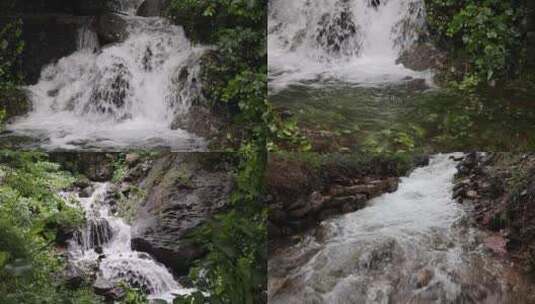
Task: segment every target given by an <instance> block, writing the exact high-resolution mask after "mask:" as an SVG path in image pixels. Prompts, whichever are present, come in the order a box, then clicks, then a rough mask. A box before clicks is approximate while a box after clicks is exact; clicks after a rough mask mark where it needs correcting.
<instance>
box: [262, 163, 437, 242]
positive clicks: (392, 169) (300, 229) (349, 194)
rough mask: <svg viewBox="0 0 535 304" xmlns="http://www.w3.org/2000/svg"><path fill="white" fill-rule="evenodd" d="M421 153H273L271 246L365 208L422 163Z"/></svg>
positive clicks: (268, 173)
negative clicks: (369, 202)
mask: <svg viewBox="0 0 535 304" xmlns="http://www.w3.org/2000/svg"><path fill="white" fill-rule="evenodd" d="M428 162H429V157H428V156H425V155H418V156H415V155H398V156H387V155H383V156H380V155H378V156H372V155H365V154H344V153H341V154H326V155H321V154H316V153H279V154H277V153H274V154H271V156H270V160H269V162H268V168H267V170H266V185H267V193H268V194H269V195H268V205H269V209H270V213H269V221H268V233H269V236H270V238H269V241H270V244H269V248H270V250H278V249H280V248H285V247H286V246H288V245H289V244H291V243H292V242H294V241H295V240H297V239H299V236H300V235H302V234H303V233H304V232H306V231H308V230H314V229H315V228H317V227H318V225H319V223H320V222H321V221H323V220H326V219H328V218H332V217H334V216H337V215H340V214H345V213H351V212H354V211H356V210H358V209H361V208H364V207H365V206H366V204H367V202H368V201H369V200H371V199H373V198H375V197H377V196H380V195H382V194H384V193H391V192H395V191H396V190H397V188H398V184H399V179H400V177H402V176H405V175H407V174H408V173H409V172H411V171H412V170H413V169H414V168H417V167H420V166H425V165H427V164H428Z"/></svg>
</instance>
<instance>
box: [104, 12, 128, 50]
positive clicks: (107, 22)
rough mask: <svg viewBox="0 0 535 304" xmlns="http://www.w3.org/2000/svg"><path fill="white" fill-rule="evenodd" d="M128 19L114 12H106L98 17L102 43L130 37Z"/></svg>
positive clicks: (119, 40)
mask: <svg viewBox="0 0 535 304" xmlns="http://www.w3.org/2000/svg"><path fill="white" fill-rule="evenodd" d="M127 26H128V24H127V22H126V20H125V19H124V18H123V17H122V16H120V15H118V14H112V13H105V14H102V15H100V16H99V17H98V22H97V34H98V39H99V42H100V44H101V45H104V44H108V43H116V42H122V41H125V40H126V38H128V32H127V30H126V29H127Z"/></svg>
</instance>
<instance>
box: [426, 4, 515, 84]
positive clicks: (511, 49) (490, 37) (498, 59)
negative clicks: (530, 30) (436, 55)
mask: <svg viewBox="0 0 535 304" xmlns="http://www.w3.org/2000/svg"><path fill="white" fill-rule="evenodd" d="M425 2H426V8H427V17H428V24H429V26H430V29H431V34H432V36H433V37H435V39H437V40H438V42H439V44H441V45H442V46H443V47H445V48H446V47H447V49H448V50H450V51H452V54H451V55H453V56H454V60H459V61H461V62H463V63H465V65H464V67H462V66H461V67H458V68H459V69H460V71H457V72H458V73H457V74H460V75H461V76H462V79H460V80H462V82H461V83H460V84H459V85H460V87H461V88H463V87H465V88H470V87H474V86H477V85H479V84H481V83H484V82H488V81H492V80H497V79H498V80H500V79H505V78H512V77H513V76H514V73H515V72H517V70H518V65H519V63H520V62H519V60H520V58H521V56H520V49H521V47H522V39H521V38H522V36H521V28H520V26H521V24H520V23H521V19H522V14H523V10H522V9H521V7H520V5H519V4H517V3H518V2H519V1H514V0H508V1H503V0H462V1H458V0H426V1H425Z"/></svg>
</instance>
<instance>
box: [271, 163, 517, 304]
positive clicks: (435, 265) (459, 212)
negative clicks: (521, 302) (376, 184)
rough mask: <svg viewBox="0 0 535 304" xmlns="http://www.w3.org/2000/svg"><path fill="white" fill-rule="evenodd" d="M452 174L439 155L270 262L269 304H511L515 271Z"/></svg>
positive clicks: (450, 168) (330, 221)
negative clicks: (496, 252) (469, 212)
mask: <svg viewBox="0 0 535 304" xmlns="http://www.w3.org/2000/svg"><path fill="white" fill-rule="evenodd" d="M455 166H456V162H455V161H453V160H451V159H449V155H437V156H435V157H433V159H432V160H431V163H430V165H429V166H428V167H424V168H419V169H416V170H415V171H414V172H413V173H412V174H411V175H410V176H409V177H406V178H403V179H402V182H401V184H400V187H399V189H398V191H396V192H394V193H389V194H384V195H382V196H380V197H378V198H376V199H373V200H371V201H370V202H369V204H368V207H366V208H364V209H362V210H359V211H357V212H354V213H351V214H347V215H345V216H341V217H338V218H334V219H332V220H328V221H325V222H323V223H322V224H321V226H320V228H319V230H318V231H317V232H316V233H315V234H314V235H309V236H307V237H306V238H305V240H304V241H302V242H301V243H300V244H298V245H296V246H294V247H292V248H289V249H285V250H284V251H283V252H282V251H281V252H280V253H279V254H278V255H276V256H274V257H271V258H270V261H269V268H268V269H269V270H268V272H269V274H270V278H269V285H268V286H269V290H268V294H269V303H273V304H278V303H281V304H282V303H284V304H297V303H318V304H320V303H332V304H345V303H362V304H372V303H373V304H379V303H411V304H417V303H493V304H498V303H513V302H508V300H510V299H511V298H514V297H511V295H509V294H508V292H509V291H510V289H508V282H507V273H508V271H510V269H508V267H507V266H506V264H502V263H501V262H499V261H498V260H497V259H495V258H493V257H492V256H491V255H490V254H489V253H488V251H486V250H485V248H484V245H482V243H483V242H482V239H483V238H484V237H485V234H484V233H482V232H480V231H478V230H477V229H474V228H471V227H470V224H469V220H468V218H467V216H466V211H465V209H464V208H463V207H462V206H461V205H459V204H457V203H456V202H455V201H454V200H453V199H452V198H451V193H452V187H453V183H452V179H453V175H454V173H455V172H456V168H455ZM296 265H297V266H296ZM284 269H287V270H286V271H287V273H284ZM273 273H279V274H278V275H273ZM281 273H282V274H281ZM519 289H520V288H519ZM519 292H521V290H520V291H519Z"/></svg>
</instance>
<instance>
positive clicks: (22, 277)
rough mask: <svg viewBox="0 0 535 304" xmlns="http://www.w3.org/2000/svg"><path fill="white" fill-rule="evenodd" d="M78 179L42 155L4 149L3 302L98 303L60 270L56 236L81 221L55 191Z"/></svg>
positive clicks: (0, 218) (0, 198)
mask: <svg viewBox="0 0 535 304" xmlns="http://www.w3.org/2000/svg"><path fill="white" fill-rule="evenodd" d="M74 180H75V179H74V178H73V177H72V176H71V175H70V174H69V173H66V172H63V171H61V170H60V169H59V166H58V165H57V164H54V163H51V162H49V161H47V159H46V157H45V155H43V154H40V153H31V152H10V151H0V202H1V204H0V302H1V303H6V304H11V303H17V304H19V303H28V304H35V303H43V304H46V303H50V304H57V303H65V304H82V303H83V304H85V303H87V304H90V303H100V300H99V299H98V298H97V297H96V296H95V295H94V294H93V293H92V291H91V289H90V288H89V287H88V286H82V287H81V288H79V289H71V288H67V286H65V285H66V283H65V282H64V281H63V280H62V279H61V276H58V275H57V274H58V273H61V271H62V270H63V268H64V266H65V265H64V260H63V258H62V256H61V254H60V252H59V249H57V248H56V247H55V245H56V243H57V242H59V241H61V240H59V239H58V237H60V236H61V235H62V233H65V232H67V231H73V230H74V229H76V228H77V227H79V226H80V225H81V224H83V214H82V213H81V212H80V209H79V208H75V207H71V206H70V205H69V204H67V202H66V201H65V200H64V199H62V198H61V197H60V196H59V195H58V194H57V193H58V191H60V190H62V189H64V188H66V187H69V186H70V185H71V184H72V183H73V182H74ZM72 203H74V202H72Z"/></svg>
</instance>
